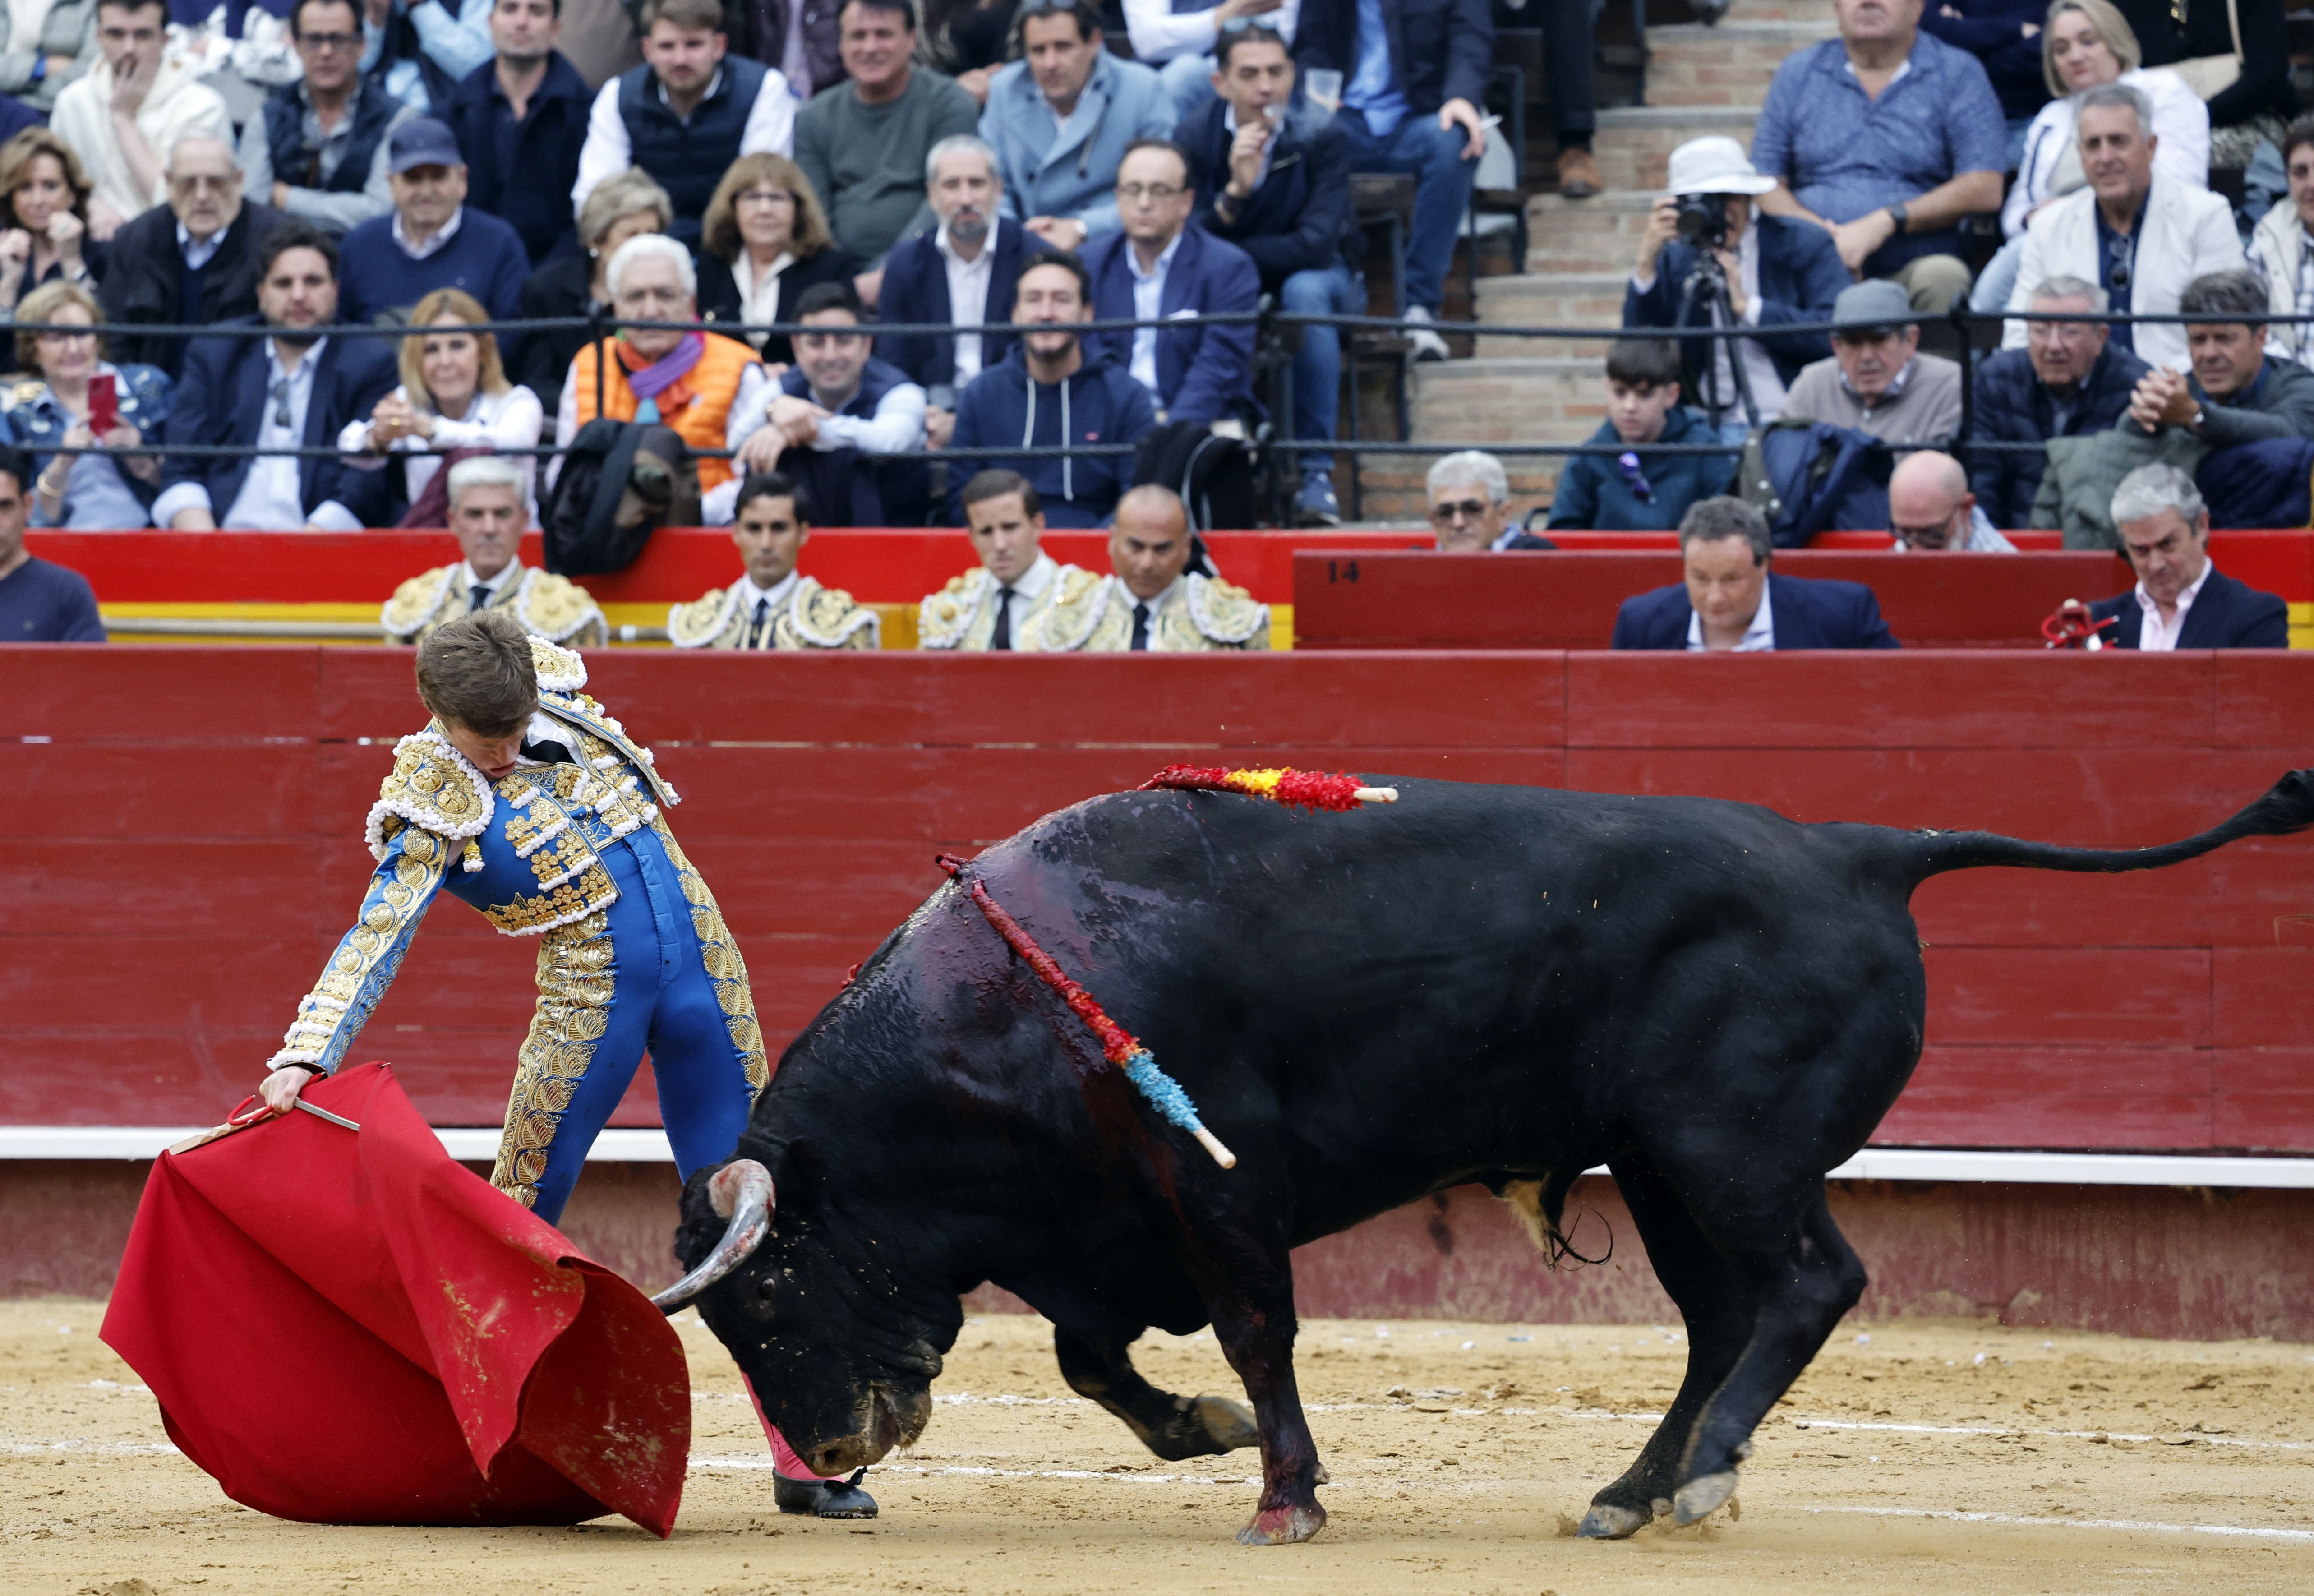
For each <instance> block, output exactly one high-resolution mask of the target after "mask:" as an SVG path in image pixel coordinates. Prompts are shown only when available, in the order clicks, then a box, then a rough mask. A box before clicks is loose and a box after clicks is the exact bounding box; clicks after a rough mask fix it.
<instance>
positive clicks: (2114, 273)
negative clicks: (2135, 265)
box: [2105, 234, 2137, 288]
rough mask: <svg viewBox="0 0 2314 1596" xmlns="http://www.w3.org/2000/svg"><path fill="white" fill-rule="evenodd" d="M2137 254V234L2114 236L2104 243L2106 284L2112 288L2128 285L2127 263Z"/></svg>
mask: <svg viewBox="0 0 2314 1596" xmlns="http://www.w3.org/2000/svg"><path fill="white" fill-rule="evenodd" d="M2136 256H2137V235H2136V234H2129V235H2128V236H2127V237H2125V238H2124V237H2119V236H2116V237H2115V238H2114V239H2113V240H2112V241H2111V242H2108V243H2107V244H2106V268H2105V280H2106V287H2113V288H2126V287H2129V264H2130V262H2131V261H2132V260H2134V259H2136Z"/></svg>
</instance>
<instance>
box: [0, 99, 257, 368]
mask: <svg viewBox="0 0 2314 1596" xmlns="http://www.w3.org/2000/svg"><path fill="white" fill-rule="evenodd" d="M0 166H4V162H0ZM163 175H164V177H165V178H166V181H167V183H168V189H169V202H168V203H167V204H166V205H156V206H155V207H153V208H152V209H151V210H148V211H146V213H145V214H144V215H143V216H138V217H137V219H136V220H135V221H133V222H131V223H129V224H128V225H127V226H126V227H123V228H122V229H121V230H120V231H119V233H116V234H113V236H112V242H111V243H110V245H108V246H107V248H106V250H105V255H106V258H107V261H108V264H107V266H106V268H105V274H104V282H103V285H102V287H100V288H99V289H98V290H97V303H98V304H101V305H102V306H103V307H104V316H103V319H104V320H105V321H107V322H116V323H126V324H131V325H133V324H137V323H148V324H149V323H159V324H162V325H167V324H170V323H172V322H173V323H175V324H176V325H179V326H208V325H210V324H211V323H214V322H226V321H231V320H233V319H234V318H235V317H237V316H251V315H254V314H256V313H257V257H258V251H259V249H260V247H261V242H262V241H263V239H264V236H265V235H266V234H269V233H270V232H271V231H273V229H275V228H277V227H279V226H281V225H284V224H285V223H287V221H288V218H287V216H283V215H282V214H281V213H280V212H279V211H278V210H275V209H274V208H273V207H271V206H269V205H260V204H258V203H257V202H256V201H255V200H253V199H247V198H243V196H242V190H241V165H240V163H239V162H238V161H237V160H236V159H235V158H234V153H233V145H231V144H230V143H228V142H227V141H226V140H225V139H224V138H223V137H219V136H217V135H216V134H210V133H191V134H188V135H186V136H185V137H182V138H181V139H179V140H178V141H177V142H176V144H175V145H173V146H172V147H171V149H170V151H169V154H168V165H167V167H166V169H165V172H164V173H163ZM0 243H4V240H0ZM112 348H113V351H114V352H115V353H116V354H118V355H119V357H121V359H122V360H124V361H127V362H130V363H143V364H146V365H152V366H159V367H160V368H161V369H162V370H163V371H164V372H167V373H168V374H169V375H170V376H171V377H172V378H173V377H175V376H176V375H177V374H178V373H179V372H180V371H181V370H182V369H183V366H184V361H185V340H184V339H176V338H152V337H147V336H146V335H144V334H141V333H132V334H128V335H127V336H123V335H121V334H119V333H115V334H114V335H113V338H112Z"/></svg>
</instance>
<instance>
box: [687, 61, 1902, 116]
mask: <svg viewBox="0 0 2314 1596" xmlns="http://www.w3.org/2000/svg"><path fill="white" fill-rule="evenodd" d="M1030 81H1032V82H1033V81H1034V80H1033V79H1032V80H1030ZM1892 81H1893V80H1892ZM722 86H723V69H722V68H721V67H720V66H718V67H717V68H716V69H715V75H714V76H713V77H711V78H709V79H708V80H707V93H704V94H702V95H701V96H700V97H699V104H700V105H704V104H706V103H707V102H708V101H710V100H712V99H714V98H715V91H716V90H718V89H720V88H721V87H722ZM651 87H653V88H654V89H657V90H658V102H659V103H660V104H661V105H664V106H666V107H667V109H668V110H674V109H675V101H672V100H669V99H668V98H667V80H666V79H665V78H662V77H661V76H659V75H658V73H656V72H654V73H652V74H651ZM692 109H693V110H694V111H695V110H698V109H699V106H693V107H692Z"/></svg>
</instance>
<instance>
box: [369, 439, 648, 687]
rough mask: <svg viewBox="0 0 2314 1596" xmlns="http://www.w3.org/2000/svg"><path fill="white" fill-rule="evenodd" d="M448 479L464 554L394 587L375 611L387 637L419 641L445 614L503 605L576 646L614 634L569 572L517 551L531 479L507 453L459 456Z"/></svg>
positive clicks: (526, 625) (540, 632)
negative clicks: (532, 562) (556, 571)
mask: <svg viewBox="0 0 2314 1596" xmlns="http://www.w3.org/2000/svg"><path fill="white" fill-rule="evenodd" d="M446 484H447V486H446V496H445V499H444V504H445V507H446V509H447V511H448V517H447V518H448V521H449V525H450V530H451V532H452V533H455V535H456V537H457V539H458V552H459V553H460V554H462V555H463V556H464V558H463V559H461V560H458V561H457V562H456V563H455V564H451V565H445V566H437V567H436V568H435V569H432V570H430V571H421V572H420V573H419V574H418V575H417V576H414V577H412V578H410V580H408V581H407V582H404V583H402V586H399V587H396V588H395V589H394V590H393V597H392V598H390V599H387V600H386V601H385V607H384V609H383V610H380V611H379V612H378V617H377V623H378V626H379V627H380V629H382V630H384V633H385V640H386V641H387V642H389V643H422V642H424V641H425V640H426V639H428V638H429V637H431V636H432V635H433V634H434V630H435V629H436V628H437V627H439V626H440V625H441V624H442V623H443V622H446V621H455V620H456V619H457V618H458V617H459V616H461V615H471V614H473V613H475V612H476V611H478V610H504V611H506V612H507V613H508V614H510V615H512V616H513V617H514V619H515V621H516V622H517V623H518V624H520V626H521V627H522V629H523V630H525V631H526V632H529V633H530V634H531V635H532V636H534V637H542V638H544V639H546V640H547V641H548V642H550V643H562V644H566V645H568V646H569V647H570V648H601V647H602V646H603V645H604V644H605V643H607V642H609V641H610V640H611V626H610V622H607V621H605V620H604V618H603V612H602V610H601V608H600V607H598V606H597V605H596V603H595V599H594V595H592V594H590V593H588V592H587V590H586V589H585V588H583V587H581V586H579V585H578V584H577V583H575V582H573V581H571V580H570V578H567V577H558V576H555V575H553V574H552V573H551V572H548V571H542V570H532V569H529V568H528V567H526V566H525V565H524V564H523V562H522V560H521V557H520V555H519V553H518V552H517V551H519V550H520V549H521V547H522V534H523V530H524V528H526V527H527V526H528V525H530V521H531V516H530V512H529V510H528V508H527V507H526V506H527V502H528V499H529V497H530V484H529V481H528V479H527V478H526V476H525V475H524V473H523V472H521V471H520V470H519V469H518V468H517V466H516V465H515V463H513V462H512V461H510V460H499V459H495V458H492V457H490V456H488V455H482V456H477V457H475V458H473V459H471V460H461V461H459V462H458V463H456V464H455V465H454V466H452V467H451V468H450V470H449V472H448V475H447V477H446Z"/></svg>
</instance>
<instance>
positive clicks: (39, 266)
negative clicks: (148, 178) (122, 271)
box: [0, 128, 106, 315]
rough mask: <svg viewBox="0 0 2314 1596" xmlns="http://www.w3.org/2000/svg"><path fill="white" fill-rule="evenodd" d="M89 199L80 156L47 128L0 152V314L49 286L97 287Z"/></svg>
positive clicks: (99, 252)
mask: <svg viewBox="0 0 2314 1596" xmlns="http://www.w3.org/2000/svg"><path fill="white" fill-rule="evenodd" d="M88 200H89V186H88V179H87V177H86V176H85V175H84V173H83V172H82V169H81V163H80V158H79V156H78V155H76V154H74V152H73V147H72V145H68V144H66V142H65V141H64V140H63V139H61V138H59V137H57V136H56V135H55V134H54V133H52V132H50V131H49V129H48V128H25V129H24V131H22V133H19V134H18V135H16V137H13V138H12V139H10V140H9V141H8V142H7V143H6V144H4V145H0V223H5V224H6V225H5V227H4V228H0V312H4V313H6V314H9V315H13V314H14V313H15V304H16V302H17V301H18V300H19V299H21V298H22V297H23V296H24V295H27V294H29V293H31V291H32V290H33V289H35V288H37V287H41V286H42V285H44V284H47V283H80V284H83V285H91V284H93V283H95V282H96V281H97V279H98V276H99V270H98V266H97V263H98V262H99V261H102V260H103V259H104V257H105V253H106V251H105V250H104V249H103V247H102V245H100V244H98V243H97V242H96V241H95V240H94V239H93V238H92V237H91V236H90V234H89V225H88Z"/></svg>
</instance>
